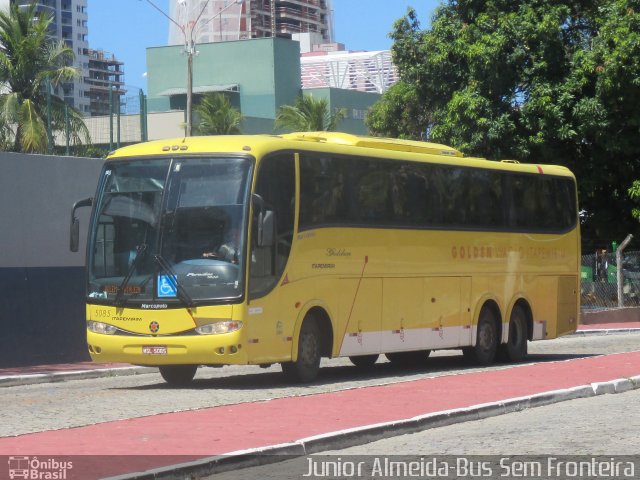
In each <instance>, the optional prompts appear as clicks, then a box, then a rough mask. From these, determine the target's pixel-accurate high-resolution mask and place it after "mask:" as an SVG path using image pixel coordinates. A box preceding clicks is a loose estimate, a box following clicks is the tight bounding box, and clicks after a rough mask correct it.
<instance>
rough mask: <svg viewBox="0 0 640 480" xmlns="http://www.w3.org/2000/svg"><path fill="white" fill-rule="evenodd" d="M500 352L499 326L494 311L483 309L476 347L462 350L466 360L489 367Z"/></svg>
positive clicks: (479, 321) (479, 320)
mask: <svg viewBox="0 0 640 480" xmlns="http://www.w3.org/2000/svg"><path fill="white" fill-rule="evenodd" d="M497 350H498V324H497V321H496V318H495V315H494V313H493V311H492V310H491V309H489V308H483V309H482V311H481V312H480V318H478V330H477V335H476V345H475V346H474V347H465V348H463V349H462V352H463V353H464V356H465V358H467V359H469V360H470V361H472V362H473V363H476V364H479V365H489V364H491V363H492V362H493V360H494V359H495V357H496V352H497Z"/></svg>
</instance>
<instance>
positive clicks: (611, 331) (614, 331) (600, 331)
mask: <svg viewBox="0 0 640 480" xmlns="http://www.w3.org/2000/svg"><path fill="white" fill-rule="evenodd" d="M639 332H640V328H633V327H630V328H594V329H590V330H576V331H575V332H574V333H572V334H570V335H569V336H584V335H621V334H629V333H639Z"/></svg>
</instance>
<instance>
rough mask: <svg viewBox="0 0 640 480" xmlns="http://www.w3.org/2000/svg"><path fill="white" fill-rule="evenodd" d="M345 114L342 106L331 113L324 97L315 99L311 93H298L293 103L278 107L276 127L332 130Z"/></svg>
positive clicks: (299, 129)
mask: <svg viewBox="0 0 640 480" xmlns="http://www.w3.org/2000/svg"><path fill="white" fill-rule="evenodd" d="M346 116H347V111H346V109H344V108H339V109H337V110H335V111H334V112H333V113H331V112H330V111H329V102H328V101H327V100H326V99H324V98H321V99H319V100H316V99H315V98H313V97H312V96H311V95H300V96H299V97H298V98H297V99H296V103H295V105H283V106H282V107H280V108H279V109H278V114H277V115H276V128H283V129H285V130H291V131H294V132H317V131H332V130H335V129H336V127H337V126H338V123H340V121H341V120H343V119H344V118H345V117H346Z"/></svg>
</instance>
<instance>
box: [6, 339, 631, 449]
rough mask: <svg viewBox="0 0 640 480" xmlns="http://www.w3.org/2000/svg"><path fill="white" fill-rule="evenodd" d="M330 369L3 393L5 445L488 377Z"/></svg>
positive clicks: (340, 365)
mask: <svg viewBox="0 0 640 480" xmlns="http://www.w3.org/2000/svg"><path fill="white" fill-rule="evenodd" d="M639 347H640V334H625V335H588V336H571V337H564V338H561V339H556V340H552V341H546V342H534V343H531V344H530V348H529V351H530V356H529V358H528V361H531V362H546V361H558V360H563V359H570V358H576V357H583V356H591V355H601V354H606V353H614V352H627V351H636V350H638V349H639ZM324 365H325V367H324V368H323V369H322V370H321V374H320V376H319V379H318V380H317V381H316V382H314V383H313V384H310V385H302V386H300V385H289V384H287V383H284V381H283V379H282V377H281V375H280V368H279V367H278V366H273V367H271V368H269V369H266V370H265V369H260V368H259V367H224V368H221V369H212V368H208V369H201V370H200V371H199V372H198V374H197V376H196V380H195V382H194V383H193V385H192V386H191V387H190V388H182V389H174V388H170V387H168V386H167V385H166V384H165V383H164V381H163V380H162V378H161V377H160V375H159V374H157V373H148V374H142V375H135V376H126V377H110V378H99V379H86V380H73V381H67V382H60V383H49V384H37V385H24V386H15V387H4V388H1V389H0V404H1V405H2V406H3V407H2V414H1V416H2V422H0V437H6V436H14V435H20V434H24V433H30V432H40V431H45V430H54V429H60V428H68V427H74V426H83V425H91V424H95V423H100V422H107V421H112V420H119V419H126V418H136V417H142V416H149V415H155V414H158V413H167V412H176V411H184V410H193V409H199V408H206V407H213V406H219V405H229V404H236V403H243V402H254V401H260V400H266V399H272V398H280V397H289V396H301V395H310V394H314V393H322V392H331V391H338V390H345V389H350V388H358V387H363V386H368V385H382V384H388V383H395V382H404V381H408V380H414V379H419V378H427V377H433V376H439V375H447V374H451V373H452V372H467V371H474V370H481V369H476V368H473V367H470V366H468V364H466V363H465V361H464V360H463V358H462V356H461V355H460V352H459V351H446V352H436V353H435V354H434V355H433V357H432V358H431V359H430V361H429V362H428V364H427V366H426V367H425V368H423V369H419V370H417V369H414V370H408V369H399V368H395V367H394V366H392V365H390V364H389V363H387V362H386V361H384V360H383V359H381V360H380V361H379V363H378V364H377V365H376V366H375V368H374V369H372V370H371V371H367V372H361V371H359V370H358V369H356V368H355V367H353V366H351V364H350V362H349V361H348V360H346V359H338V360H331V361H327V362H325V363H324ZM508 367H509V365H504V364H503V365H495V366H492V367H490V368H491V369H496V368H508Z"/></svg>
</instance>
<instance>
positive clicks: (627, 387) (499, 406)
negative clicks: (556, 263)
mask: <svg viewBox="0 0 640 480" xmlns="http://www.w3.org/2000/svg"><path fill="white" fill-rule="evenodd" d="M635 389H640V375H638V376H635V377H631V378H618V379H615V380H610V381H608V382H599V383H592V384H588V385H582V386H578V387H571V388H566V389H562V390H553V391H550V392H542V393H538V394H535V395H530V396H526V397H516V398H510V399H506V400H501V401H498V402H492V403H485V404H479V405H474V406H471V407H468V408H459V409H453V410H444V411H442V412H436V413H430V414H426V415H420V416H417V417H413V418H408V419H405V420H398V421H394V422H387V423H379V424H373V425H366V426H362V427H357V428H351V429H347V430H340V431H336V432H330V433H326V434H323V435H317V436H313V437H306V438H302V439H300V440H298V441H296V442H292V443H286V444H280V445H271V446H267V447H261V448H255V449H250V450H239V451H235V452H230V453H228V454H226V455H216V456H212V457H204V458H202V459H199V460H196V461H193V462H188V463H181V464H177V465H172V466H169V467H162V468H157V469H152V470H147V471H145V472H136V473H128V474H124V475H118V476H115V477H109V478H108V479H107V480H162V479H167V480H168V479H175V478H200V477H202V476H208V475H213V474H216V473H222V472H227V471H230V470H238V469H242V468H248V467H256V466H260V465H267V464H272V463H278V462H282V461H285V460H290V459H292V458H295V457H302V456H306V455H311V454H314V453H319V452H323V451H327V450H336V449H343V448H348V447H353V446H356V445H363V444H366V443H370V442H374V441H377V440H382V439H385V438H390V437H395V436H398V435H405V434H409V433H416V432H419V431H423V430H427V429H431V428H437V427H444V426H448V425H454V424H457V423H462V422H469V421H474V420H481V419H484V418H489V417H495V416H498V415H504V414H507V413H514V412H519V411H522V410H526V409H529V408H535V407H542V406H545V405H552V404H554V403H560V402H564V401H567V400H575V399H578V398H589V397H594V396H597V395H606V394H615V393H623V392H628V391H631V390H635Z"/></svg>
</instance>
